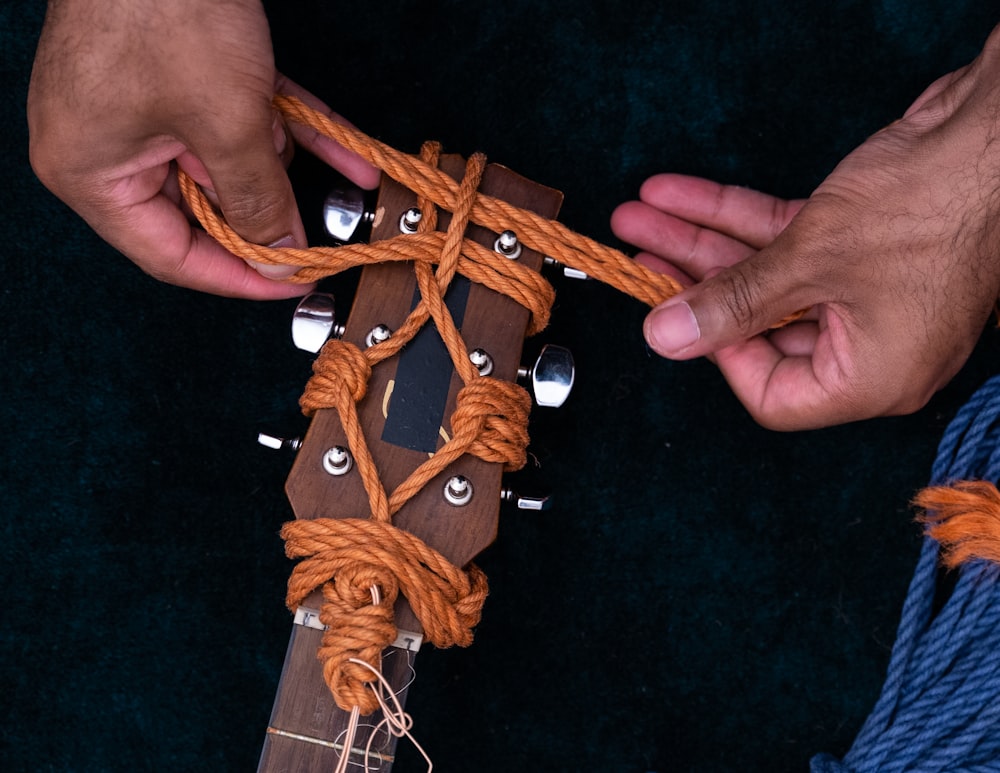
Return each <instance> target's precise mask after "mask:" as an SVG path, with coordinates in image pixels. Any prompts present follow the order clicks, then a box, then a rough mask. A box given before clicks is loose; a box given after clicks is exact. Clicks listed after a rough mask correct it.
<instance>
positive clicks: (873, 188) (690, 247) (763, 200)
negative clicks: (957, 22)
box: [612, 27, 1000, 430]
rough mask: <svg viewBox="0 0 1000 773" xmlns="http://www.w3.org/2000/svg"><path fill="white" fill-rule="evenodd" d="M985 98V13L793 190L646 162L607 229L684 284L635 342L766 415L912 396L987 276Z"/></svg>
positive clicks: (883, 403) (992, 266) (995, 286)
mask: <svg viewBox="0 0 1000 773" xmlns="http://www.w3.org/2000/svg"><path fill="white" fill-rule="evenodd" d="M998 114H1000V27H998V28H997V29H995V30H994V31H993V33H992V34H991V36H990V38H989V40H988V41H987V44H986V47H985V48H984V50H983V52H982V54H981V55H980V56H979V58H977V59H976V61H975V62H973V63H972V64H971V65H969V66H968V67H966V68H963V69H961V70H958V71H956V72H954V73H951V74H949V75H947V76H945V77H943V78H941V79H940V80H938V81H937V82H935V83H934V84H932V85H931V86H930V87H929V88H928V89H927V90H926V91H925V92H924V93H923V94H922V95H921V96H920V97H919V98H918V99H917V101H916V102H915V103H914V104H913V105H912V106H911V107H910V109H909V110H908V111H907V112H906V114H905V116H904V117H903V118H902V119H900V120H899V121H897V122H896V123H894V124H892V125H891V126H889V127H887V128H885V129H883V130H882V131H880V132H879V133H877V134H876V135H874V136H873V137H871V138H870V139H869V140H868V141H867V142H865V143H864V144H863V145H861V147H859V148H858V149H857V150H855V151H854V152H853V153H851V154H850V155H849V156H848V157H847V158H845V159H844V160H843V161H842V162H841V163H840V164H839V165H838V166H837V167H836V169H835V170H834V171H833V173H832V174H831V175H830V176H829V177H828V178H827V179H826V180H825V181H824V182H823V183H822V184H821V185H820V186H819V188H817V189H816V191H815V192H814V193H813V194H812V196H811V197H810V198H809V199H808V200H806V201H783V200H781V199H777V198H774V197H772V196H767V195H764V194H762V193H757V192H755V191H750V190H747V189H742V188H737V187H734V186H725V185H719V184H717V183H713V182H709V181H707V180H700V179H696V178H690V177H682V176H679V175H658V176H656V177H652V178H650V179H649V180H647V181H646V183H645V184H644V185H643V186H642V189H641V192H640V199H641V200H640V201H636V202H628V203H625V204H623V205H621V206H620V207H619V208H618V209H617V210H616V211H615V212H614V214H613V216H612V227H613V229H614V231H615V233H616V234H617V235H618V236H619V237H620V238H622V239H623V240H625V241H627V242H630V243H632V244H634V245H636V246H638V247H639V248H640V249H642V250H644V251H645V252H643V253H641V254H640V255H638V256H637V260H640V261H641V262H643V263H645V264H646V265H647V266H649V267H651V268H654V269H656V270H660V271H664V272H667V273H670V274H671V275H673V276H674V277H675V278H678V279H679V280H680V281H681V283H682V284H684V285H685V287H686V288H687V289H685V290H684V292H682V293H680V294H679V295H677V296H675V297H674V298H671V299H670V300H669V301H667V302H665V303H663V304H661V305H660V306H658V307H657V308H656V309H654V310H653V311H652V312H651V313H650V315H649V316H648V317H647V319H646V323H645V326H644V332H645V335H646V339H647V341H648V343H649V344H650V346H651V347H652V348H653V349H654V350H655V351H657V352H658V353H660V354H662V355H663V356H665V357H670V358H672V359H678V360H684V359H690V358H693V357H699V356H703V355H710V356H712V357H713V359H714V361H715V362H716V363H717V364H718V366H719V368H720V370H721V371H722V373H723V375H724V376H725V377H726V379H727V381H728V382H729V384H730V386H731V387H732V389H733V391H734V392H735V394H736V395H737V397H738V398H739V399H740V400H741V401H742V402H743V404H744V405H745V406H746V407H747V409H748V410H749V411H750V413H751V414H752V415H753V417H754V418H755V419H756V420H757V421H759V422H760V423H761V424H763V425H765V426H767V427H771V428H774V429H784V430H790V429H804V428H811V427H819V426H826V425H831V424H837V423H842V422H847V421H852V420H856V419H863V418H869V417H873V416H881V415H893V414H902V413H908V412H912V411H915V410H917V409H919V408H920V407H922V406H923V405H924V404H926V402H927V401H928V400H929V399H930V397H931V396H932V395H933V394H934V392H935V391H936V390H938V389H940V388H941V387H942V386H944V384H946V383H947V382H948V381H949V380H950V379H951V378H952V376H954V375H955V373H956V372H957V371H958V370H959V368H961V366H962V364H963V363H964V362H965V360H966V359H967V358H968V356H969V354H970V353H971V351H972V348H973V346H974V345H975V342H976V340H977V338H978V337H979V335H980V333H981V332H982V329H983V326H984V324H985V322H986V320H987V318H988V317H989V315H990V312H991V310H992V309H993V307H994V303H995V302H996V299H997V295H998V292H1000V115H998ZM803 309H808V310H809V311H808V313H807V314H806V316H804V317H803V318H802V319H801V320H799V321H796V322H793V323H791V324H788V325H786V326H785V327H781V328H779V329H774V330H770V328H771V327H772V326H774V325H775V324H776V323H778V322H779V321H781V320H782V319H785V318H787V317H789V316H791V315H793V314H794V313H795V312H796V311H797V310H803Z"/></svg>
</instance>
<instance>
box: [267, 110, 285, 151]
mask: <svg viewBox="0 0 1000 773" xmlns="http://www.w3.org/2000/svg"><path fill="white" fill-rule="evenodd" d="M271 134H272V135H273V136H274V149H275V150H276V151H277V153H278V155H279V156H280V155H281V154H282V153H284V152H285V148H287V147H288V134H287V133H286V132H285V122H284V121H282V120H281V116H280V115H276V116H274V122H273V123H272V124H271Z"/></svg>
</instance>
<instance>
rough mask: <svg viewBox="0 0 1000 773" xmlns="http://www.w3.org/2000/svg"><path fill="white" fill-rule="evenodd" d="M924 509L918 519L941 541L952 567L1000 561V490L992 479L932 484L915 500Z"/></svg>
mask: <svg viewBox="0 0 1000 773" xmlns="http://www.w3.org/2000/svg"><path fill="white" fill-rule="evenodd" d="M913 504H914V505H915V506H916V507H919V508H921V510H923V512H922V513H921V514H920V515H918V516H917V521H918V522H920V523H922V524H924V526H925V531H926V534H927V536H929V537H930V538H931V539H933V540H935V541H936V542H938V543H939V544H940V545H941V561H942V563H943V564H944V565H945V566H947V567H948V568H949V569H955V568H957V567H959V566H961V565H962V564H965V563H968V562H969V561H973V560H976V559H985V560H987V561H992V562H994V563H1000V491H997V488H996V486H994V485H993V484H992V483H990V482H989V481H983V480H968V481H958V482H957V483H953V484H952V485H950V486H930V487H929V488H925V489H924V490H923V491H921V492H920V493H919V494H917V496H916V497H915V498H914V500H913Z"/></svg>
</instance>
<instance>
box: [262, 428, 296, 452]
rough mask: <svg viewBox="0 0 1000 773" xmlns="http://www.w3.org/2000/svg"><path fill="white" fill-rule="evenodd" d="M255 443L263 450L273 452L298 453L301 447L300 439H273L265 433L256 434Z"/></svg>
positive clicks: (272, 436)
mask: <svg viewBox="0 0 1000 773" xmlns="http://www.w3.org/2000/svg"><path fill="white" fill-rule="evenodd" d="M257 442H258V443H260V444H261V445H262V446H264V448H271V449H273V450H275V451H298V450H299V449H300V448H301V447H302V439H301V438H297V437H293V438H283V437H275V436H274V435H268V434H267V433H266V432H258V433H257Z"/></svg>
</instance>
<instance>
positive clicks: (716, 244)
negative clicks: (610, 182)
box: [611, 201, 756, 279]
mask: <svg viewBox="0 0 1000 773" xmlns="http://www.w3.org/2000/svg"><path fill="white" fill-rule="evenodd" d="M611 230H612V231H614V233H615V235H616V236H617V237H618V238H619V239H621V240H622V241H625V242H628V243H629V244H634V245H635V246H636V247H639V248H640V249H642V250H645V251H647V252H651V253H653V254H654V255H658V256H659V257H661V258H664V259H665V260H667V261H669V262H670V263H672V264H674V265H675V266H677V267H678V268H679V269H680V270H682V271H683V272H684V273H686V274H688V275H690V276H692V277H694V278H695V279H701V278H703V277H704V275H705V273H706V272H708V271H709V270H711V269H713V268H718V267H723V266H731V265H733V264H734V263H738V262H739V261H741V260H744V259H746V258H748V257H749V256H750V255H752V254H753V253H754V252H756V250H755V249H754V248H753V247H751V246H749V245H747V244H745V243H744V242H741V241H738V240H736V239H734V238H732V237H730V236H726V235H725V234H722V233H719V232H718V231H715V230H712V229H710V228H703V227H702V226H699V225H695V224H693V223H690V222H688V221H686V220H682V219H680V218H678V217H675V216H673V215H671V214H668V213H664V212H662V211H660V210H659V209H657V208H656V207H653V206H650V205H649V204H646V203H644V202H641V201H629V202H626V203H624V204H622V205H620V206H619V207H618V208H617V209H615V211H614V212H613V213H612V214H611Z"/></svg>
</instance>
